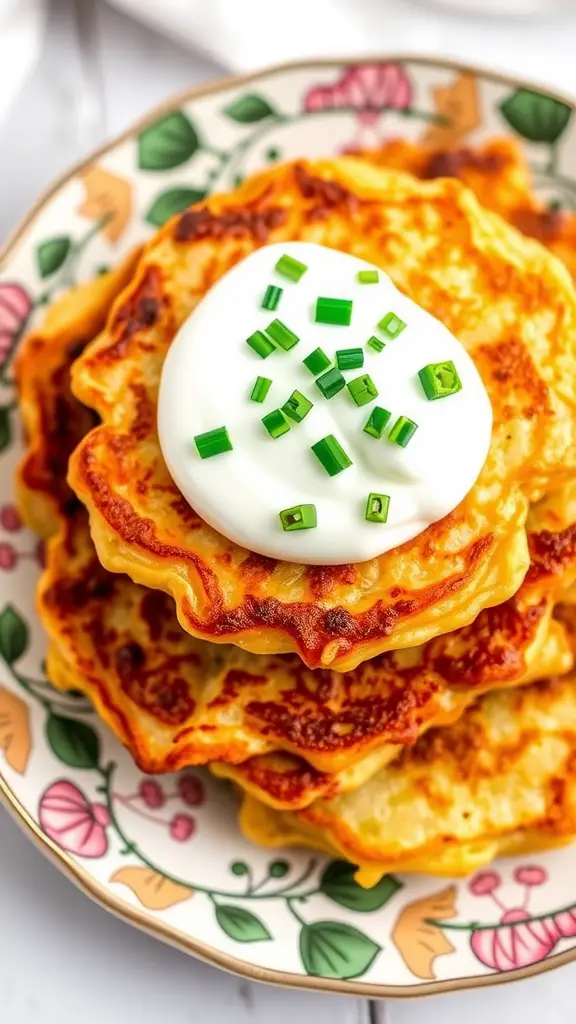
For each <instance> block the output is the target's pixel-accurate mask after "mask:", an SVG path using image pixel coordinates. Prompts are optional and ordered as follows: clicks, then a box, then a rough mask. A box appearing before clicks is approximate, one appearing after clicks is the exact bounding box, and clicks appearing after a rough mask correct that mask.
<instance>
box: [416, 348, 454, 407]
mask: <svg viewBox="0 0 576 1024" xmlns="http://www.w3.org/2000/svg"><path fill="white" fill-rule="evenodd" d="M418 376H419V377H420V383H421V384H422V387H423V388H424V394H425V395H426V398H427V399H428V400H429V401H430V402H433V401H434V400H435V399H436V398H446V397H447V396H448V395H455V394H456V392H457V391H461V390H462V381H461V380H460V377H459V376H458V371H457V370H456V367H455V366H454V363H453V362H452V360H451V359H448V360H447V361H446V362H445V363H428V366H423V367H422V369H421V370H419V371H418Z"/></svg>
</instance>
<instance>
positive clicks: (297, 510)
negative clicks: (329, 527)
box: [278, 505, 318, 533]
mask: <svg viewBox="0 0 576 1024" xmlns="http://www.w3.org/2000/svg"><path fill="white" fill-rule="evenodd" d="M278 515H279V516H280V522H281V523H282V529H283V530H286V532H287V533H291V532H292V530H313V529H314V527H315V526H317V525H318V519H317V516H316V505H294V506H293V507H292V508H285V509H284V510H283V511H282V512H279V513H278Z"/></svg>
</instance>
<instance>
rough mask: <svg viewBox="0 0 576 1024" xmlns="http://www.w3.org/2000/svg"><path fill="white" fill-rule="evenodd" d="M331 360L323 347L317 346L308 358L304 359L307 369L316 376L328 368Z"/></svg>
mask: <svg viewBox="0 0 576 1024" xmlns="http://www.w3.org/2000/svg"><path fill="white" fill-rule="evenodd" d="M331 361H332V360H330V359H329V358H328V356H327V355H326V353H325V352H323V351H322V349H321V348H315V349H314V351H313V352H311V353H310V355H309V356H306V359H303V360H302V362H303V363H304V366H305V367H306V369H307V370H310V373H313V374H314V376H315V377H317V376H318V374H319V373H322V371H323V370H327V369H328V367H329V366H330V363H331Z"/></svg>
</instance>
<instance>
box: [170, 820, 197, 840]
mask: <svg viewBox="0 0 576 1024" xmlns="http://www.w3.org/2000/svg"><path fill="white" fill-rule="evenodd" d="M195 831H196V822H195V821H194V818H191V817H190V815H189V814H175V815H174V817H173V818H172V821H171V822H170V835H171V836H172V839H176V840H177V841H178V842H179V843H185V842H186V841H187V840H188V839H191V837H192V836H193V835H194V833H195Z"/></svg>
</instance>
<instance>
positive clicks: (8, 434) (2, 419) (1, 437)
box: [0, 405, 12, 452]
mask: <svg viewBox="0 0 576 1024" xmlns="http://www.w3.org/2000/svg"><path fill="white" fill-rule="evenodd" d="M11 440H12V429H11V427H10V409H9V408H8V407H7V406H5V405H4V406H0V452H3V451H5V450H6V448H8V447H9V446H10V442H11Z"/></svg>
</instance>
